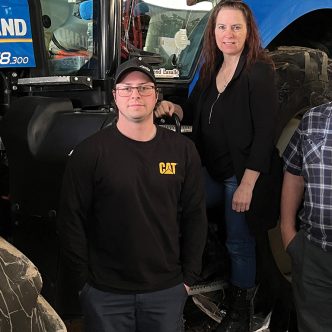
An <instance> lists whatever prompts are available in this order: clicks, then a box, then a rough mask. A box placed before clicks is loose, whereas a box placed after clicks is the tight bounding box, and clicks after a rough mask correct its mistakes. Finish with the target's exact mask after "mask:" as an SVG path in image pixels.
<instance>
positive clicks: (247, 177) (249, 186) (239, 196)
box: [232, 168, 260, 212]
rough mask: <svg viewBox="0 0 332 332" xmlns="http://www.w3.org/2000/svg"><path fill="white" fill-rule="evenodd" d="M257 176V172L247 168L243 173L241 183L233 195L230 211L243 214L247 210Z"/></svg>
mask: <svg viewBox="0 0 332 332" xmlns="http://www.w3.org/2000/svg"><path fill="white" fill-rule="evenodd" d="M259 174H260V173H259V172H257V171H253V170H251V169H248V168H247V169H246V170H245V171H244V174H243V177H242V180H241V183H240V185H239V186H238V187H237V189H236V190H235V192H234V195H233V200H232V209H233V210H234V211H236V212H245V211H248V210H249V208H250V203H251V199H252V192H253V190H254V187H255V184H256V181H257V179H258V177H259Z"/></svg>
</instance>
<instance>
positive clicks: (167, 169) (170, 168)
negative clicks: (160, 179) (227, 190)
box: [159, 162, 177, 175]
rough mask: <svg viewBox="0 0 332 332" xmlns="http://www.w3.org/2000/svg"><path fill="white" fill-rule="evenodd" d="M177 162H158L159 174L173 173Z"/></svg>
mask: <svg viewBox="0 0 332 332" xmlns="http://www.w3.org/2000/svg"><path fill="white" fill-rule="evenodd" d="M176 165H177V163H163V162H160V163H159V172H160V174H170V175H175V173H176V172H175V166H176Z"/></svg>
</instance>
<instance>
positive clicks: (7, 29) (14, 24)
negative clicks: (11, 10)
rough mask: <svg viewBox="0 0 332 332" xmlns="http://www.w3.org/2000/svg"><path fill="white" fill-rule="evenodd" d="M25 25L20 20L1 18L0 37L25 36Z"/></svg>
mask: <svg viewBox="0 0 332 332" xmlns="http://www.w3.org/2000/svg"><path fill="white" fill-rule="evenodd" d="M27 30H28V29H27V24H26V22H25V21H24V20H23V19H20V18H9V19H7V20H6V19H5V18H1V19H0V36H3V37H6V36H10V37H22V36H25V35H26V34H27Z"/></svg>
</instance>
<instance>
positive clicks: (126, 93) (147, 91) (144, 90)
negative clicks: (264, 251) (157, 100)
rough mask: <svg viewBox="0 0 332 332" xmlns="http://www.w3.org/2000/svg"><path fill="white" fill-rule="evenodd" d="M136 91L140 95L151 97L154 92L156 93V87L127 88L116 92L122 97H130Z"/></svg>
mask: <svg viewBox="0 0 332 332" xmlns="http://www.w3.org/2000/svg"><path fill="white" fill-rule="evenodd" d="M134 89H137V91H138V93H139V94H140V95H141V96H143V97H147V96H151V95H152V93H153V91H156V87H154V86H151V85H138V86H126V87H123V88H116V89H115V90H117V91H118V93H119V96H120V97H130V96H131V95H132V93H133V91H134Z"/></svg>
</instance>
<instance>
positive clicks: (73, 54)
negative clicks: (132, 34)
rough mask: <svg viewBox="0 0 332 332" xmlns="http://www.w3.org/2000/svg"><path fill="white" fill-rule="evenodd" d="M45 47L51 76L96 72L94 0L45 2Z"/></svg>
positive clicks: (46, 0)
mask: <svg viewBox="0 0 332 332" xmlns="http://www.w3.org/2000/svg"><path fill="white" fill-rule="evenodd" d="M41 7H42V15H43V25H44V35H45V45H46V49H47V51H48V54H49V69H50V73H51V74H52V75H70V74H74V75H75V74H78V73H79V71H82V70H84V69H85V70H86V73H85V74H89V70H90V71H92V70H93V62H92V61H91V59H92V57H93V44H94V43H93V42H94V41H93V0H75V1H72V0H42V1H41Z"/></svg>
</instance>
